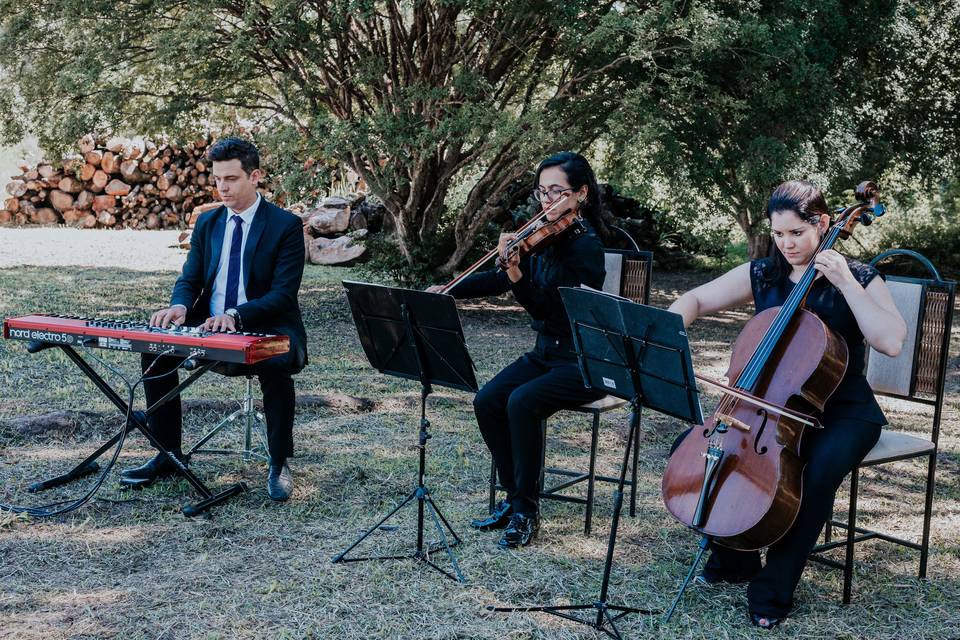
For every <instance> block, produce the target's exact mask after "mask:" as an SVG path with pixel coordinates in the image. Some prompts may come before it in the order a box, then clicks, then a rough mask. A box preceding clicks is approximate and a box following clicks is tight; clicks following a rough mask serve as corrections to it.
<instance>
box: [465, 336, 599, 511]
mask: <svg viewBox="0 0 960 640" xmlns="http://www.w3.org/2000/svg"><path fill="white" fill-rule="evenodd" d="M569 347H570V343H569V338H568V339H566V340H563V339H559V341H558V340H557V339H553V338H548V337H546V336H541V337H540V338H539V339H538V340H537V347H536V348H535V349H534V350H533V351H531V352H529V353H526V354H524V355H523V356H521V357H520V358H519V359H518V360H516V361H515V362H513V363H512V364H510V365H508V366H507V367H506V368H505V369H504V370H503V371H501V372H500V373H498V374H497V375H496V376H494V378H493V379H492V380H491V381H490V382H488V383H487V384H485V385H484V386H483V388H482V389H480V391H479V392H478V393H477V395H476V396H475V397H474V400H473V408H474V411H475V412H476V415H477V424H478V425H479V427H480V433H481V434H483V440H484V442H486V444H487V448H488V449H489V450H490V454H491V455H492V456H493V461H494V464H495V465H496V467H497V475H498V476H499V478H500V484H501V486H503V487H504V489H506V491H507V499H508V500H509V501H510V504H511V505H512V506H513V509H514V511H515V512H517V513H523V514H525V515H534V514H536V513H537V511H538V510H539V504H540V486H539V484H540V466H541V463H542V459H543V454H542V451H541V449H542V447H543V442H542V439H541V435H540V421H541V420H543V419H544V418H546V417H548V416H551V415H553V414H554V413H556V412H557V411H560V410H561V409H569V408H573V407H577V406H579V405H581V404H584V403H586V402H593V401H594V400H597V399H598V398H602V397H603V396H604V395H606V394H605V393H603V392H602V391H596V390H592V389H587V388H586V387H584V385H583V376H582V375H581V374H580V369H579V367H578V366H577V361H576V360H575V359H573V357H572V356H573V354H572V352H571V351H570V348H569Z"/></svg>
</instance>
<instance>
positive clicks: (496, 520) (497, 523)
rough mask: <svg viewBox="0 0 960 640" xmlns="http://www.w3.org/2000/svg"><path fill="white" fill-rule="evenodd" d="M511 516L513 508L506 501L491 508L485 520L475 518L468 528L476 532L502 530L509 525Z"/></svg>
mask: <svg viewBox="0 0 960 640" xmlns="http://www.w3.org/2000/svg"><path fill="white" fill-rule="evenodd" d="M511 515H513V507H512V506H511V505H510V503H509V502H508V501H507V500H503V501H502V502H500V504H498V505H497V506H495V507H494V508H493V511H491V512H490V515H488V516H487V517H486V518H477V519H476V520H471V521H470V526H471V527H473V528H474V529H477V530H478V531H492V530H493V529H503V528H504V527H506V526H507V524H509V523H510V516H511Z"/></svg>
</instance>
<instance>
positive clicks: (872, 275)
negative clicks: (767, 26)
mask: <svg viewBox="0 0 960 640" xmlns="http://www.w3.org/2000/svg"><path fill="white" fill-rule="evenodd" d="M767 218H768V219H769V222H770V227H771V231H772V235H773V240H774V244H775V245H776V250H775V252H774V255H773V256H772V257H770V258H764V259H761V260H753V261H751V262H749V263H746V264H742V265H740V266H739V267H736V268H734V269H732V270H730V271H729V272H727V273H725V274H724V275H722V276H720V277H719V278H716V279H715V280H712V281H710V282H708V283H706V284H704V285H702V286H700V287H697V288H696V289H693V290H692V291H689V292H687V293H685V294H684V295H682V296H681V297H680V298H679V299H677V300H676V301H675V302H674V303H673V304H672V305H671V306H670V310H671V311H674V312H676V313H679V314H680V315H681V316H682V317H683V322H684V325H685V326H689V325H690V324H691V323H692V322H693V321H694V320H696V319H697V318H699V317H701V316H705V315H708V314H711V313H715V312H717V311H721V310H723V309H728V308H731V307H735V306H739V305H742V304H745V303H746V302H748V301H750V300H752V301H753V303H754V305H755V307H756V313H760V312H761V311H763V310H765V309H768V308H770V307H776V306H780V305H782V304H783V303H784V301H785V300H786V299H787V296H788V295H789V294H790V292H791V290H792V289H793V287H794V284H795V283H796V282H797V281H798V280H799V279H800V277H801V276H802V275H803V273H804V271H805V270H806V269H807V267H808V265H809V264H810V263H811V261H813V266H814V268H815V269H816V270H817V271H818V272H819V274H818V277H817V279H816V280H815V281H814V283H813V285H812V288H811V289H810V291H809V293H808V295H807V299H806V305H805V306H806V308H807V309H808V310H810V311H813V312H814V313H816V314H817V315H818V316H819V317H820V319H821V320H823V322H824V323H825V324H826V325H827V326H828V327H829V328H830V329H832V330H833V331H834V332H835V333H837V334H839V335H840V336H842V337H843V338H844V340H845V341H846V344H847V347H848V349H849V360H848V366H847V369H846V373H845V374H844V376H843V379H842V380H841V382H840V384H839V386H838V387H837V389H836V391H835V392H834V393H833V395H832V396H830V399H829V400H828V401H827V404H826V406H825V407H824V411H823V414H822V416H821V417H820V423H821V425H822V427H823V428H822V429H811V430H809V432H808V434H807V435H805V436H804V439H803V441H802V450H801V456H802V458H803V459H804V460H805V461H806V466H805V467H804V470H803V492H802V497H801V500H800V507H799V511H798V512H797V517H796V520H795V521H794V523H793V525H792V527H790V529H789V530H788V531H787V533H786V534H785V535H784V536H783V537H781V538H780V539H779V540H777V541H776V542H775V543H774V544H772V545H771V546H770V547H769V548H768V550H767V556H766V564H764V565H762V566H761V561H760V553H759V551H738V550H734V549H730V548H728V547H724V546H720V545H712V552H711V555H710V559H709V560H708V561H707V564H706V566H705V568H704V570H703V573H702V575H701V576H700V577H699V581H700V582H705V583H708V584H713V583H719V582H749V583H750V584H749V586H748V588H747V600H748V606H749V614H750V619H751V621H752V622H753V624H754V625H756V626H759V627H762V628H765V629H770V628H773V627H775V626H777V625H778V624H779V623H780V622H781V621H782V620H783V619H784V618H785V617H786V616H787V615H788V613H789V612H790V609H791V607H792V606H793V593H794V590H795V589H796V586H797V583H798V582H799V580H800V575H801V573H802V572H803V569H804V566H805V565H806V562H807V556H808V555H809V553H810V551H811V550H812V549H813V547H814V545H815V544H816V541H817V538H818V536H819V535H820V532H821V530H822V529H823V526H824V524H825V523H826V521H827V519H828V518H829V516H830V513H831V511H832V508H833V500H834V496H835V494H836V492H837V489H838V488H839V486H840V484H841V482H843V479H844V478H845V477H846V476H847V474H848V473H850V471H851V470H853V469H854V468H856V466H857V465H858V464H859V463H860V461H861V460H863V458H864V456H865V455H866V454H867V453H868V452H869V451H870V449H871V448H872V447H873V446H874V444H876V442H877V440H878V439H879V437H880V428H881V427H882V425H884V424H885V423H886V419H885V418H884V415H883V412H882V411H881V409H880V406H879V405H878V404H877V401H876V399H875V397H874V395H873V392H872V391H871V390H870V387H869V385H868V384H867V381H866V378H865V377H864V375H863V368H864V355H865V347H864V339H866V342H867V343H868V344H869V345H870V346H871V347H873V348H874V349H876V350H877V351H879V352H881V353H884V354H887V355H889V356H896V355H897V354H898V353H899V352H900V348H901V345H902V343H903V340H904V337H905V336H906V325H905V323H904V321H903V318H901V317H900V314H899V312H898V311H897V309H896V306H895V305H894V303H893V299H892V298H891V296H890V292H889V290H888V289H887V286H886V283H884V281H883V278H878V277H877V275H878V272H877V271H876V269H874V268H873V267H870V266H868V265H865V264H862V263H860V262H856V261H854V260H849V259H846V258H844V257H843V256H841V255H840V254H839V253H837V252H836V251H834V250H832V249H828V250H825V251H820V252H819V253H818V251H817V250H818V245H819V243H820V240H821V238H822V237H823V236H824V234H825V233H826V232H827V230H828V228H829V226H830V216H829V214H828V212H827V204H826V201H825V200H824V198H823V195H822V194H821V193H820V191H819V190H818V189H817V188H816V187H815V186H814V185H812V184H810V183H808V182H803V181H797V180H794V181H790V182H785V183H783V184H781V185H780V186H779V187H777V189H776V190H775V191H774V192H773V195H771V196H770V200H769V201H768V202H767ZM680 440H682V437H681V438H680V439H678V440H677V443H676V444H675V445H674V447H675V448H676V447H677V446H678V444H679V442H680Z"/></svg>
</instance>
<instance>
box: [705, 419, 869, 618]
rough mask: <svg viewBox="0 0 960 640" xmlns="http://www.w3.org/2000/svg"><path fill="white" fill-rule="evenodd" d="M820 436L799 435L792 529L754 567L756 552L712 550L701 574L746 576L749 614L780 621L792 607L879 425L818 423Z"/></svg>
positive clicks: (815, 433)
mask: <svg viewBox="0 0 960 640" xmlns="http://www.w3.org/2000/svg"><path fill="white" fill-rule="evenodd" d="M822 424H823V425H824V428H823V429H822V430H817V429H811V430H810V433H808V434H805V435H804V439H805V442H804V445H803V446H804V450H803V451H802V453H803V455H804V458H805V459H806V460H807V466H806V467H805V468H804V472H803V497H802V498H801V500H800V510H799V511H798V513H797V519H796V520H795V521H794V523H793V527H791V529H790V530H789V531H788V532H787V534H786V535H785V536H784V537H783V538H781V539H780V540H778V541H777V542H776V543H775V544H773V545H771V546H770V548H769V549H767V559H766V564H765V565H764V566H763V567H762V568H761V566H760V552H759V551H734V550H732V549H727V548H725V547H721V546H719V545H715V546H713V551H712V553H711V554H710V559H709V560H708V561H707V565H706V567H705V568H704V575H705V576H706V577H708V578H721V579H723V578H725V579H730V580H737V579H743V578H748V577H751V576H752V580H750V585H749V587H748V588H747V600H748V601H749V607H750V611H751V613H756V614H759V615H761V616H766V617H770V618H783V617H785V616H786V615H787V614H789V613H790V610H791V608H792V607H793V592H794V590H795V589H796V588H797V583H798V582H799V581H800V574H802V573H803V569H804V567H805V566H806V564H807V556H808V555H809V554H810V551H812V550H813V547H814V546H815V545H816V543H817V540H818V538H819V536H820V532H821V531H823V527H824V525H825V524H826V522H827V519H828V518H830V515H831V513H832V511H833V500H834V497H835V496H836V493H837V489H839V488H840V485H841V484H842V483H843V480H844V478H846V477H847V475H848V474H849V473H850V472H851V471H852V470H853V469H854V468H855V467H856V466H857V465H858V464H859V463H860V461H861V460H863V458H864V456H866V455H867V454H868V453H869V452H870V449H872V448H873V445H875V444H876V443H877V440H878V439H879V438H880V425H878V424H876V423H873V422H866V421H863V420H857V419H853V418H835V419H833V420H829V421H828V420H827V419H826V418H824V421H823V423H822Z"/></svg>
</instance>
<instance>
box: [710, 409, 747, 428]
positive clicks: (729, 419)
mask: <svg viewBox="0 0 960 640" xmlns="http://www.w3.org/2000/svg"><path fill="white" fill-rule="evenodd" d="M717 422H724V423H726V424H729V425H730V426H731V427H736V428H737V429H740V430H742V431H750V425H748V424H747V423H746V422H743V421H742V420H737V419H736V418H734V417H733V416H728V415H726V414H723V413H718V414H717Z"/></svg>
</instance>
